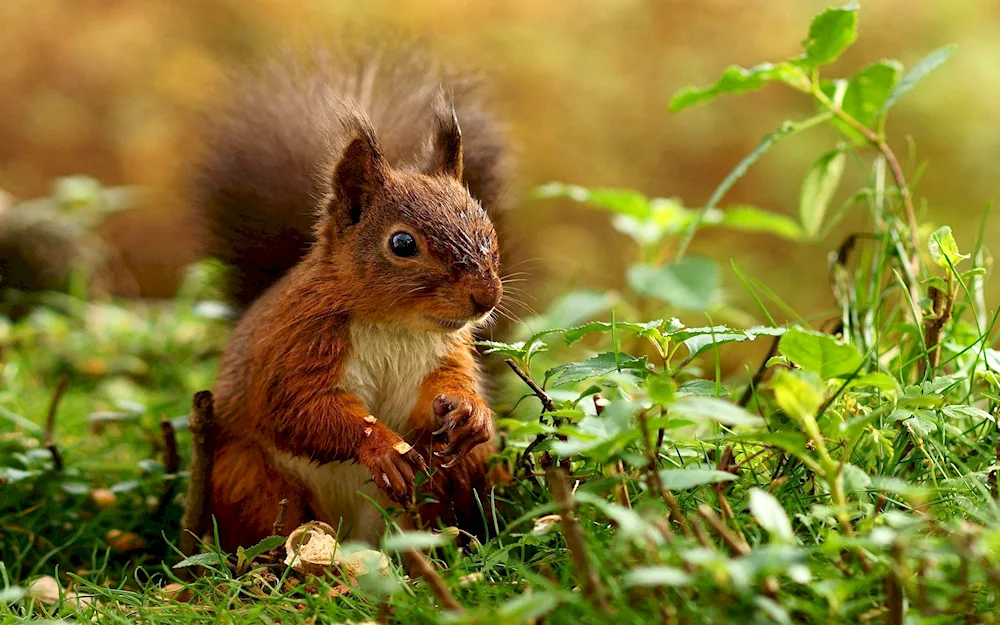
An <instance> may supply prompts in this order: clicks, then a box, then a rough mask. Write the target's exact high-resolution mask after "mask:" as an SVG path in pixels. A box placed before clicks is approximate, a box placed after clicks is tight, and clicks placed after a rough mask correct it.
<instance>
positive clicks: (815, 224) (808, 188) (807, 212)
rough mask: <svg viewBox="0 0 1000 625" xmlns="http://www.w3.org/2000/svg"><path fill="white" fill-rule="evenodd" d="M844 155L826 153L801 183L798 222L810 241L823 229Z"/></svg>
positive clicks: (838, 180)
mask: <svg viewBox="0 0 1000 625" xmlns="http://www.w3.org/2000/svg"><path fill="white" fill-rule="evenodd" d="M844 160H845V156H844V153H843V152H841V151H840V150H834V151H832V152H827V153H826V154H824V155H823V156H821V157H819V158H818V159H816V161H815V162H814V163H813V164H812V165H811V166H810V167H809V171H807V172H806V176H805V179H804V180H803V181H802V192H801V193H800V194H799V220H800V221H801V222H802V230H803V232H804V233H805V235H806V236H807V237H809V238H810V239H814V238H816V236H817V235H818V234H819V232H820V230H822V228H823V220H824V219H825V218H826V213H827V210H828V209H829V208H830V201H831V200H832V199H833V196H834V194H835V193H836V192H837V186H838V185H839V184H840V177H841V175H843V173H844Z"/></svg>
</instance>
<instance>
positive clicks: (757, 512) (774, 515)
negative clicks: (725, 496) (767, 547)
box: [750, 488, 795, 542]
mask: <svg viewBox="0 0 1000 625" xmlns="http://www.w3.org/2000/svg"><path fill="white" fill-rule="evenodd" d="M750 514H752V515H753V518H754V519H756V521H757V524H758V525H760V526H761V527H762V528H764V529H765V530H766V531H767V533H768V534H770V535H771V539H772V540H778V541H784V542H791V541H794V540H795V533H794V532H792V524H791V522H790V521H789V520H788V514H787V513H786V512H785V509H784V508H783V507H782V506H781V502H780V501H778V499H777V498H776V497H775V496H774V495H772V494H771V493H769V492H766V491H763V490H761V489H759V488H751V489H750Z"/></svg>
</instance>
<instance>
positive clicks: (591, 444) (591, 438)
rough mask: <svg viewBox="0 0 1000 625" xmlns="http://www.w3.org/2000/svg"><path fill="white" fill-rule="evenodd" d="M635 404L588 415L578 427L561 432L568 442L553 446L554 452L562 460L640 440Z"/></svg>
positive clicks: (617, 404) (613, 405)
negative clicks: (634, 412)
mask: <svg viewBox="0 0 1000 625" xmlns="http://www.w3.org/2000/svg"><path fill="white" fill-rule="evenodd" d="M632 413H633V406H632V404H631V402H628V401H624V400H617V401H614V402H612V403H611V405H610V406H608V407H607V408H605V409H604V412H602V413H601V415H600V416H598V415H588V416H586V417H584V418H583V419H581V420H580V422H579V423H577V424H576V425H575V426H574V427H564V428H562V429H561V431H563V432H564V433H566V434H567V438H568V440H565V441H555V442H554V443H552V451H553V452H555V453H556V454H558V455H560V456H571V455H573V454H578V453H580V452H583V451H590V450H593V449H596V448H598V447H600V446H602V445H607V446H608V447H609V448H610V447H615V446H622V445H625V444H627V443H628V442H629V441H631V440H633V439H635V438H637V437H638V431H637V429H636V427H635V424H634V423H633V421H632Z"/></svg>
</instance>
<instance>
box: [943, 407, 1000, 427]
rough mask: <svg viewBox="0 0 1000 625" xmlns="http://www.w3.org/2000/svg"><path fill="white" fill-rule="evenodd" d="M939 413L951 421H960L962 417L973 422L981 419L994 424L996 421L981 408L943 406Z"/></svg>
mask: <svg viewBox="0 0 1000 625" xmlns="http://www.w3.org/2000/svg"><path fill="white" fill-rule="evenodd" d="M941 413H942V414H943V415H945V416H946V417H950V418H952V419H961V418H962V417H968V418H970V419H973V420H974V421H976V420H979V419H983V420H985V421H993V422H994V423H996V419H995V418H994V417H993V415H991V414H990V413H988V412H986V411H985V410H982V409H981V408H976V407H975V406H961V405H958V406H944V407H942V408H941Z"/></svg>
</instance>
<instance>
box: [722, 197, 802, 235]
mask: <svg viewBox="0 0 1000 625" xmlns="http://www.w3.org/2000/svg"><path fill="white" fill-rule="evenodd" d="M718 223H719V225H722V226H726V227H727V228H732V229H734V230H740V231H742V232H764V233H767V234H773V235H775V236H778V237H781V238H782V239H787V240H789V241H799V240H801V239H802V237H803V231H802V228H801V227H800V226H799V224H797V223H795V221H793V220H792V219H789V218H788V217H787V216H785V215H782V214H780V213H773V212H771V211H766V210H763V209H760V208H757V207H755V206H746V205H740V206H731V207H729V208H727V209H726V210H725V211H723V213H722V218H721V219H720V220H719V222H718Z"/></svg>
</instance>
